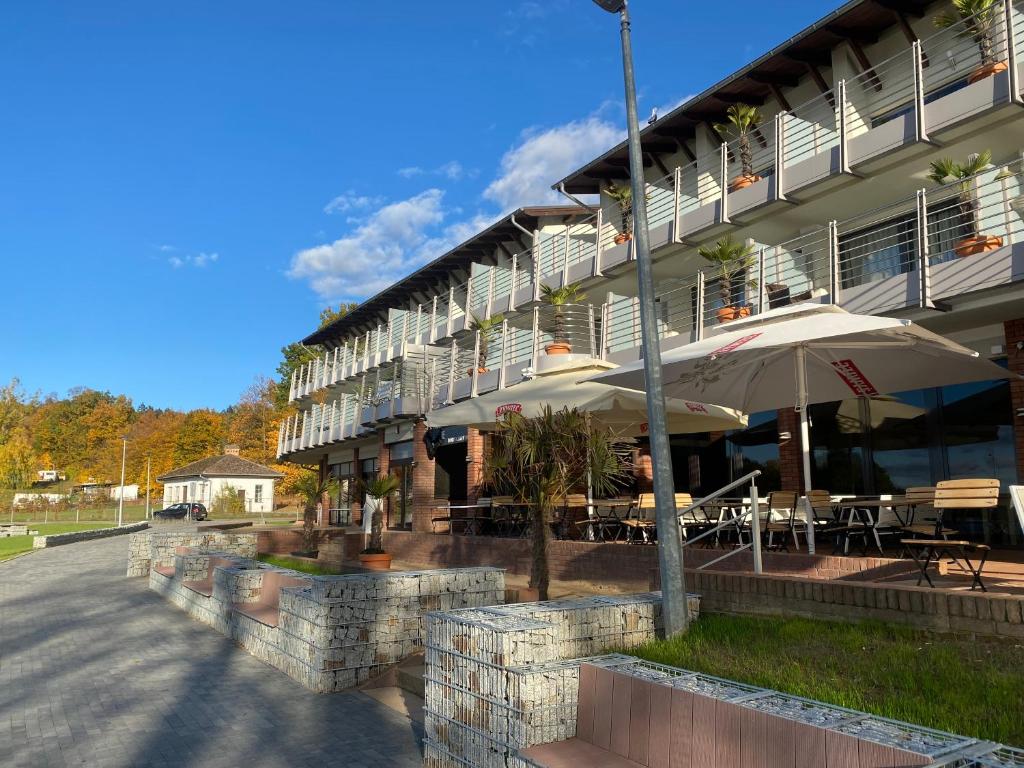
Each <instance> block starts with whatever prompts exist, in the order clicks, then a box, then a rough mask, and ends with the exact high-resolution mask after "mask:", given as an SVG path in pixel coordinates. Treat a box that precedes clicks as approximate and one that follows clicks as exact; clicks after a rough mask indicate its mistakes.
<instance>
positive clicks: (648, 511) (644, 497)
mask: <svg viewBox="0 0 1024 768" xmlns="http://www.w3.org/2000/svg"><path fill="white" fill-rule="evenodd" d="M655 509H656V508H655V503H654V494H653V493H641V494H640V496H639V498H638V499H637V500H636V504H634V505H633V508H632V509H631V510H630V512H629V515H628V516H627V517H626V518H625V519H624V520H622V525H623V526H624V527H625V529H626V543H627V544H635V543H636V535H637V532H639V533H640V536H641V538H642V539H643V542H644V543H645V544H647V543H649V542H650V541H652V535H653V534H654V533H655V531H656V530H657V523H656V522H655Z"/></svg>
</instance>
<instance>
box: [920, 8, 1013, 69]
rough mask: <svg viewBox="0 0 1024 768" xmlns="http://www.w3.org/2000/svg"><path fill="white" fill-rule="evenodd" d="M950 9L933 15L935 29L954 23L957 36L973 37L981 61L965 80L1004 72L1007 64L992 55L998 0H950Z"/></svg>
mask: <svg viewBox="0 0 1024 768" xmlns="http://www.w3.org/2000/svg"><path fill="white" fill-rule="evenodd" d="M952 4H953V9H952V10H950V11H943V12H942V13H940V14H939V15H938V16H936V17H935V19H934V21H935V26H936V27H938V28H939V29H949V28H951V27H957V32H956V34H957V37H966V38H968V39H970V40H973V41H974V42H975V44H976V45H977V46H978V53H979V54H980V55H981V64H980V66H978V67H976V68H975V69H974V71H973V72H971V74H970V75H969V76H968V78H967V82H969V83H975V82H977V81H978V80H984V79H985V78H986V77H991V76H992V75H994V74H996V73H997V72H1005V71H1006V68H1007V64H1006V62H1005V61H1000V60H999V59H998V58H997V56H996V45H995V35H996V31H997V25H998V24H999V19H1000V18H1001V16H1002V2H1000V0H952Z"/></svg>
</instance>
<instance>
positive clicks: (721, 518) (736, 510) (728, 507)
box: [701, 497, 768, 544]
mask: <svg viewBox="0 0 1024 768" xmlns="http://www.w3.org/2000/svg"><path fill="white" fill-rule="evenodd" d="M757 503H758V505H759V506H763V505H765V504H767V503H768V499H767V498H760V497H758V499H757ZM749 506H750V499H741V498H732V499H730V498H721V499H713V500H712V501H708V502H705V503H704V504H701V509H702V510H703V511H704V514H705V516H707V518H708V522H709V523H714V524H716V525H720V524H722V523H724V522H726V520H727V519H728V518H732V519H733V520H735V522H736V525H735V528H736V537H737V539H738V540H739V543H740V544H742V543H743V523H742V520H741V517H742V515H743V513H744V512H746V510H747V507H749ZM708 510H711V514H709V513H708ZM715 512H717V514H715ZM723 530H725V529H723ZM715 542H716V543H719V544H720V543H721V535H720V533H719V534H715Z"/></svg>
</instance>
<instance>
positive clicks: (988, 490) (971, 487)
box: [932, 478, 999, 538]
mask: <svg viewBox="0 0 1024 768" xmlns="http://www.w3.org/2000/svg"><path fill="white" fill-rule="evenodd" d="M932 506H933V508H934V509H935V512H936V515H937V518H938V519H937V524H936V527H935V529H936V531H939V530H942V527H943V524H942V518H943V516H944V514H945V512H946V510H955V509H994V508H995V507H997V506H999V481H998V480H991V479H988V478H972V479H969V480H943V481H942V482H941V483H939V484H938V485H936V486H935V501H934V503H933V504H932ZM947 530H952V529H947ZM953 532H954V533H955V531H953ZM936 538H938V537H936ZM943 538H945V537H943Z"/></svg>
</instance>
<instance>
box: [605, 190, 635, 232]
mask: <svg viewBox="0 0 1024 768" xmlns="http://www.w3.org/2000/svg"><path fill="white" fill-rule="evenodd" d="M604 192H605V194H606V195H608V197H610V198H611V199H612V200H614V201H615V202H616V203H618V205H619V214H620V215H621V216H622V226H621V228H620V229H619V233H618V234H617V235H615V244H616V245H622V244H623V243H624V242H626V241H627V240H632V239H633V188H632V187H631V186H630V185H629V184H614V183H613V184H609V185H608V186H607V187H606V188H605V190H604Z"/></svg>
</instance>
